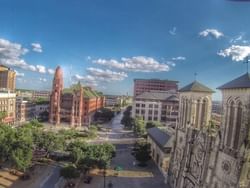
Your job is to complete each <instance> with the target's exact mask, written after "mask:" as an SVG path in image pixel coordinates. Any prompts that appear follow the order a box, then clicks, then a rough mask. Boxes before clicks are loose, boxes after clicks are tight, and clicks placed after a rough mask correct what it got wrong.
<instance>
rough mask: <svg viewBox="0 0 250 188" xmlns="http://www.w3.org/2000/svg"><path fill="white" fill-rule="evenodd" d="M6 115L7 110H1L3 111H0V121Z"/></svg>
mask: <svg viewBox="0 0 250 188" xmlns="http://www.w3.org/2000/svg"><path fill="white" fill-rule="evenodd" d="M6 116H7V112H6V111H3V112H0V122H3V120H4V118H5V117H6Z"/></svg>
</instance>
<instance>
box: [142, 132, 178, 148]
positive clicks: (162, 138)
mask: <svg viewBox="0 0 250 188" xmlns="http://www.w3.org/2000/svg"><path fill="white" fill-rule="evenodd" d="M147 132H148V136H149V137H150V138H151V139H152V140H154V141H155V143H156V144H157V145H158V146H159V147H160V148H162V149H164V148H166V147H172V142H171V140H173V138H174V137H173V135H171V134H170V133H167V132H166V131H163V130H161V129H159V128H158V127H153V128H150V129H148V130H147ZM171 138H172V139H171ZM170 142H171V143H170Z"/></svg>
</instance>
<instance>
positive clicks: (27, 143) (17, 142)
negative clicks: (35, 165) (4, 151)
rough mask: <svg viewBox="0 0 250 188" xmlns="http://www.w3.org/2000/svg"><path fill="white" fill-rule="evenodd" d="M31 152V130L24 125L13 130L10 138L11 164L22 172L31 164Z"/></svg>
mask: <svg viewBox="0 0 250 188" xmlns="http://www.w3.org/2000/svg"><path fill="white" fill-rule="evenodd" d="M32 152H33V140H32V131H31V130H30V129H28V128H26V127H21V128H18V129H16V130H15V133H14V137H13V139H12V140H11V149H10V162H11V164H12V166H13V167H14V168H16V169H18V170H21V171H23V172H25V171H26V169H27V168H28V167H29V166H30V165H31V160H32Z"/></svg>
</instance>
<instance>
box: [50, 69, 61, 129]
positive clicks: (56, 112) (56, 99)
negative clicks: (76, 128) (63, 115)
mask: <svg viewBox="0 0 250 188" xmlns="http://www.w3.org/2000/svg"><path fill="white" fill-rule="evenodd" d="M62 90H63V72H62V69H61V67H60V66H58V67H57V68H56V71H55V76H54V80H53V86H52V93H51V95H50V113H49V122H50V123H52V124H56V125H58V124H60V111H61V106H60V105H61V95H62Z"/></svg>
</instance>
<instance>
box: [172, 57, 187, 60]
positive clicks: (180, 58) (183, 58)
mask: <svg viewBox="0 0 250 188" xmlns="http://www.w3.org/2000/svg"><path fill="white" fill-rule="evenodd" d="M172 60H173V61H184V60H186V57H183V56H178V57H173V58H172Z"/></svg>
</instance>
